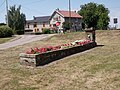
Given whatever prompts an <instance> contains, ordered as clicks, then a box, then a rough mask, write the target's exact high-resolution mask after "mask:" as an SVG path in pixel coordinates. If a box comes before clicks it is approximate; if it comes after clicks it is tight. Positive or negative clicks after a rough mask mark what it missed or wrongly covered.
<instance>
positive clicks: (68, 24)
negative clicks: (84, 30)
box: [62, 22, 70, 31]
mask: <svg viewBox="0 0 120 90" xmlns="http://www.w3.org/2000/svg"><path fill="white" fill-rule="evenodd" d="M62 28H63V29H64V30H65V31H66V30H69V29H70V23H68V22H63V24H62Z"/></svg>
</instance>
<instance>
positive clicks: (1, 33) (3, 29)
mask: <svg viewBox="0 0 120 90" xmlns="http://www.w3.org/2000/svg"><path fill="white" fill-rule="evenodd" d="M12 35H13V30H12V29H11V28H10V27H8V26H0V37H2V38H4V37H12Z"/></svg>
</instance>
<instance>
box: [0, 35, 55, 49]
mask: <svg viewBox="0 0 120 90" xmlns="http://www.w3.org/2000/svg"><path fill="white" fill-rule="evenodd" d="M51 36H53V34H43V35H19V36H17V37H16V38H17V39H14V40H11V41H9V42H6V43H3V44H0V50H2V49H8V48H11V47H15V46H18V45H23V44H26V43H30V42H33V41H37V40H42V39H45V38H48V37H51Z"/></svg>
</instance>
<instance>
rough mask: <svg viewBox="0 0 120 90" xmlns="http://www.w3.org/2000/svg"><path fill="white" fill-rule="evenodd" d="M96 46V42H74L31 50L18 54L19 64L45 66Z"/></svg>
mask: <svg viewBox="0 0 120 90" xmlns="http://www.w3.org/2000/svg"><path fill="white" fill-rule="evenodd" d="M95 46H96V42H93V41H89V40H76V41H75V42H72V43H69V44H62V45H58V46H48V47H44V48H37V47H36V48H34V49H33V48H31V49H30V50H28V51H26V52H25V53H21V54H20V63H21V64H22V65H28V66H40V65H45V64H48V63H50V62H53V61H55V60H58V59H61V58H63V57H66V56H69V55H72V54H75V53H78V52H82V51H85V50H88V49H90V48H93V47H95Z"/></svg>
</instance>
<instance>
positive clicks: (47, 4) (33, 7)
mask: <svg viewBox="0 0 120 90" xmlns="http://www.w3.org/2000/svg"><path fill="white" fill-rule="evenodd" d="M68 1H69V0H8V4H9V7H10V6H13V5H16V6H19V5H21V7H22V8H21V12H22V13H24V14H25V15H26V19H27V20H31V19H33V16H49V15H51V14H52V13H53V11H54V10H55V9H57V8H59V9H60V10H68ZM89 2H94V3H97V4H103V5H104V6H105V7H106V8H108V9H109V11H110V14H109V16H110V26H112V27H113V26H115V25H114V23H113V18H118V23H117V28H120V5H119V4H120V0H71V10H73V11H75V10H80V5H84V4H87V3H89ZM5 15H6V6H5V0H0V23H2V22H5Z"/></svg>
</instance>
